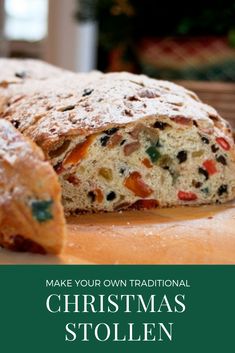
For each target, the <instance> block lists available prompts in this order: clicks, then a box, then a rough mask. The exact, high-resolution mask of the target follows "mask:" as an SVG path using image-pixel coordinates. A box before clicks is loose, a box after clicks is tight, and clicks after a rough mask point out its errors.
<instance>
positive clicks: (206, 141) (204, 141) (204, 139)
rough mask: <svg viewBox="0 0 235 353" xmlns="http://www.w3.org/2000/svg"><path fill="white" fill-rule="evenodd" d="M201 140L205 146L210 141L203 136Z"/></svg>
mask: <svg viewBox="0 0 235 353" xmlns="http://www.w3.org/2000/svg"><path fill="white" fill-rule="evenodd" d="M201 140H202V142H203V143H205V145H209V143H210V141H209V140H208V138H207V137H205V136H202V137H201Z"/></svg>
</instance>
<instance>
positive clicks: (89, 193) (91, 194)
mask: <svg viewBox="0 0 235 353" xmlns="http://www.w3.org/2000/svg"><path fill="white" fill-rule="evenodd" d="M87 196H88V197H89V199H90V200H91V202H95V199H96V197H95V193H94V192H93V191H89V192H88V194H87Z"/></svg>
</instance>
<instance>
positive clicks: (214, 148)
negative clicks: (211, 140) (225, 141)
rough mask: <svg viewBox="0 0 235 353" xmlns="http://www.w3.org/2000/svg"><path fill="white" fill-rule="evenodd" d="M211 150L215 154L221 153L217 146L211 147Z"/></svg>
mask: <svg viewBox="0 0 235 353" xmlns="http://www.w3.org/2000/svg"><path fill="white" fill-rule="evenodd" d="M211 150H212V152H213V153H216V152H217V151H219V147H218V146H216V145H212V146H211Z"/></svg>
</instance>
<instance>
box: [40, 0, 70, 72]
mask: <svg viewBox="0 0 235 353" xmlns="http://www.w3.org/2000/svg"><path fill="white" fill-rule="evenodd" d="M76 5H77V1H76V0H49V19H48V38H47V40H46V43H45V54H44V59H45V60H46V61H48V62H51V63H52V64H55V65H58V66H60V67H63V68H65V69H69V70H74V71H75V70H76V48H75V45H76V44H75V43H76V21H75V18H74V17H75V9H76Z"/></svg>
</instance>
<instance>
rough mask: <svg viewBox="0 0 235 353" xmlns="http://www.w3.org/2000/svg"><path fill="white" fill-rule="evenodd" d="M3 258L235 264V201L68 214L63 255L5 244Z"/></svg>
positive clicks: (3, 261)
mask: <svg viewBox="0 0 235 353" xmlns="http://www.w3.org/2000/svg"><path fill="white" fill-rule="evenodd" d="M0 263H1V264H9V263H10V264H19V263H21V264H29V263H31V264H36V263H49V264H232V263H233V264H235V203H229V204H226V205H215V206H203V207H195V208H192V207H180V208H171V209H155V210H151V211H144V212H140V211H129V212H122V213H121V212H119V213H114V214H103V215H102V214H97V215H81V216H79V217H76V218H70V219H69V220H68V238H67V243H66V246H65V249H64V251H63V252H62V254H61V255H60V256H48V255H44V256H39V255H34V254H18V253H12V252H9V251H6V250H3V249H1V250H0Z"/></svg>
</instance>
